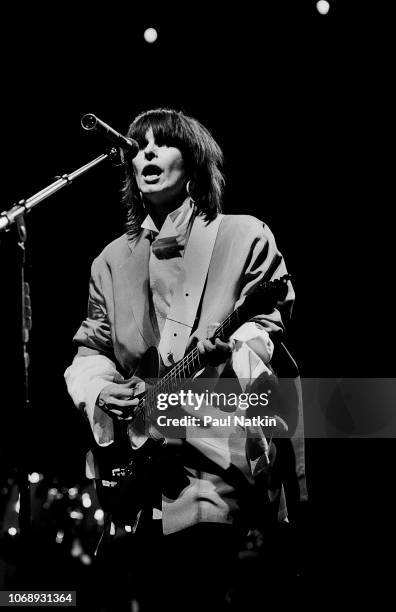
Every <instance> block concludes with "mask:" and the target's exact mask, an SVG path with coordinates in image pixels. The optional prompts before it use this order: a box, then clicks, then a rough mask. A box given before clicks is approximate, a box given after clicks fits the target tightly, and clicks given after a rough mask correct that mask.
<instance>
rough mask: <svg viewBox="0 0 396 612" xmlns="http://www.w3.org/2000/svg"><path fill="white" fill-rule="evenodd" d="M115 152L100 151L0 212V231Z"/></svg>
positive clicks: (112, 155)
mask: <svg viewBox="0 0 396 612" xmlns="http://www.w3.org/2000/svg"><path fill="white" fill-rule="evenodd" d="M116 154H117V150H116V149H115V148H112V149H111V150H110V151H109V152H108V153H102V155H99V157H96V158H95V159H93V160H92V161H90V162H88V164H85V166H81V167H80V168H77V170H74V172H71V173H70V174H63V175H62V176H60V177H59V178H58V179H57V180H56V181H55V182H54V183H51V184H50V185H48V186H47V187H44V189H42V190H41V191H38V192H37V193H35V194H34V195H33V196H31V197H30V198H28V199H27V200H21V201H20V202H18V204H15V205H14V206H13V207H12V208H10V209H9V210H7V211H3V212H2V213H0V232H1V231H2V230H5V231H7V230H8V229H9V228H10V226H11V225H12V224H13V223H14V222H15V221H16V220H17V219H18V218H19V217H21V216H22V215H23V214H24V213H27V212H30V210H31V209H32V208H34V207H35V206H37V204H40V202H42V201H43V200H45V199H47V198H48V197H49V196H51V195H52V194H53V193H56V192H57V191H59V190H60V189H62V188H63V187H66V185H70V184H71V183H72V182H73V181H74V179H76V178H78V177H79V176H81V175H82V174H85V172H87V171H88V170H91V168H94V167H95V166H97V165H98V164H100V163H101V162H102V161H104V160H105V159H109V158H110V159H111V158H113V157H114V156H115V155H116Z"/></svg>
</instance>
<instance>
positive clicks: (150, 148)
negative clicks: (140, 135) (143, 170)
mask: <svg viewBox="0 0 396 612" xmlns="http://www.w3.org/2000/svg"><path fill="white" fill-rule="evenodd" d="M143 152H144V157H145V158H146V159H147V160H148V161H151V160H152V159H154V157H156V156H157V153H156V146H155V142H154V140H151V139H150V140H149V142H148V143H147V145H146V147H145V148H144V151H143Z"/></svg>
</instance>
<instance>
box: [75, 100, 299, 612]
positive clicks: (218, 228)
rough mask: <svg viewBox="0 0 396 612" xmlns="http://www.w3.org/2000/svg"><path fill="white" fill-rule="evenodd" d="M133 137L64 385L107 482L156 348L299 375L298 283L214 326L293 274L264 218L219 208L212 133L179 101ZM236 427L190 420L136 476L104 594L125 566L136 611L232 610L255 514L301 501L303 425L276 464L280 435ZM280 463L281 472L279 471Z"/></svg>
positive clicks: (135, 443) (234, 371)
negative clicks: (115, 219)
mask: <svg viewBox="0 0 396 612" xmlns="http://www.w3.org/2000/svg"><path fill="white" fill-rule="evenodd" d="M126 138H128V139H130V140H132V141H136V142H137V143H138V146H139V150H138V152H137V155H136V156H135V157H134V158H133V159H130V160H129V162H128V165H127V166H126V170H125V180H124V184H123V202H124V204H125V206H126V214H127V219H126V231H125V233H124V234H123V235H122V236H120V237H119V238H118V239H116V240H115V241H113V242H111V243H110V244H109V245H107V246H106V248H105V249H104V250H103V251H102V253H100V254H99V255H98V256H97V257H96V259H95V260H94V261H93V264H92V274H91V279H90V284H89V303H88V314H87V316H86V318H85V320H84V321H83V322H82V324H81V327H80V328H79V329H78V331H77V333H76V335H75V336H74V343H75V345H76V347H77V354H76V356H75V358H74V360H73V362H72V364H71V365H70V366H69V367H68V369H67V370H66V372H65V379H66V383H67V387H68V391H69V393H70V395H71V397H72V399H73V401H74V403H75V405H76V406H77V407H78V409H80V410H83V411H84V413H85V415H86V417H87V419H88V421H89V423H90V425H91V428H92V432H93V437H94V439H95V442H94V445H93V448H92V450H91V451H90V452H89V453H88V456H87V473H88V474H89V475H90V477H93V478H95V479H96V482H97V484H98V491H100V490H101V491H102V493H107V492H106V491H105V488H106V487H105V481H104V478H105V477H104V474H103V473H102V471H101V470H102V469H103V463H102V459H101V457H102V455H101V453H100V452H98V451H105V450H106V449H109V448H111V447H113V448H115V440H116V435H117V431H118V430H119V428H120V427H124V429H123V431H127V432H128V436H127V444H128V445H129V446H130V449H131V453H132V454H133V452H134V449H136V448H137V447H139V440H138V439H137V438H138V436H137V438H136V437H134V433H133V429H131V428H129V427H128V423H131V417H132V416H135V417H136V414H137V413H135V410H137V407H138V403H139V397H140V395H139V393H141V391H142V388H143V387H142V380H141V378H142V377H141V376H140V375H139V374H138V373H137V372H136V370H137V368H138V367H139V365H140V364H141V362H142V359H143V356H144V355H145V354H146V351H147V349H149V348H150V347H157V349H158V351H159V354H160V356H161V360H162V362H163V364H165V365H166V366H167V367H168V368H172V367H174V364H175V363H178V362H179V361H180V360H181V359H182V358H183V355H185V354H186V353H188V351H190V350H191V349H192V348H193V347H194V346H196V348H197V350H198V354H199V363H200V365H201V366H202V367H201V373H200V377H203V378H207V379H211V380H215V384H217V383H218V384H219V385H220V383H221V380H222V379H224V378H226V379H227V380H229V379H233V380H234V381H235V384H237V385H239V388H240V389H242V390H243V391H244V392H249V390H250V389H252V388H254V389H257V388H259V385H260V380H268V377H271V376H272V377H274V376H278V377H281V376H282V375H287V376H289V377H290V374H289V373H290V371H291V370H293V376H295V377H297V376H298V373H297V372H295V364H294V361H293V360H292V358H291V357H290V355H289V353H288V352H287V350H286V348H285V344H284V342H285V333H286V326H287V325H288V324H289V319H290V314H291V309H292V304H293V300H294V291H293V288H292V286H291V283H290V281H289V282H288V285H287V288H286V296H285V297H284V298H283V299H282V300H280V301H279V302H278V303H277V304H275V306H272V307H271V308H270V309H264V311H263V312H260V310H258V311H257V313H256V314H254V315H253V316H251V317H250V318H249V319H248V320H246V321H243V320H242V321H240V326H239V328H238V329H237V330H236V331H234V332H233V333H232V334H231V337H227V336H226V335H224V337H222V338H217V339H216V340H215V341H212V340H210V339H209V338H210V337H211V336H212V335H213V331H214V329H215V328H216V327H218V326H219V325H220V323H222V322H223V321H224V320H225V319H226V318H227V317H229V316H230V315H231V314H232V313H233V311H234V310H235V309H236V308H238V307H239V306H240V305H241V304H243V302H244V300H245V297H246V296H247V295H249V294H251V293H252V292H253V291H254V290H255V289H256V288H257V287H258V286H259V284H260V283H261V282H262V281H263V280H265V281H267V280H268V281H269V280H272V279H276V278H280V277H281V276H283V275H284V274H285V273H286V266H285V262H284V259H283V257H282V255H281V253H280V252H279V250H278V247H277V245H276V242H275V239H274V236H273V234H272V233H271V230H270V229H269V227H268V226H267V225H266V224H265V223H264V222H263V221H261V220H259V219H257V218H255V217H252V216H249V215H243V214H241V215H226V214H222V212H221V211H222V199H223V187H224V177H223V173H222V162H223V155H222V151H221V149H220V147H219V145H218V144H217V143H216V141H215V140H214V138H213V136H212V135H211V134H210V132H209V131H208V130H207V129H206V128H205V127H204V126H203V125H202V124H201V123H200V122H199V121H197V120H196V119H194V118H192V117H189V116H186V115H185V114H184V113H182V112H178V111H175V110H170V109H156V110H149V111H147V112H144V113H142V114H140V115H139V116H137V117H136V118H135V119H134V121H133V122H132V123H131V125H130V127H129V130H128V133H127V134H126ZM168 371H169V370H168ZM283 372H288V374H283ZM190 374H191V373H190ZM216 381H217V382H216ZM138 396H139V397H138ZM206 408H207V410H209V411H210V410H211V406H207V407H206ZM264 410H265V414H267V413H268V411H267V408H265V409H264ZM298 410H301V404H299V408H298ZM192 414H193V412H192ZM263 414H264V413H263ZM223 415H224V413H223ZM298 416H299V417H300V416H301V414H299V415H298ZM217 429H219V428H217ZM236 429H237V430H238V431H237V432H235V431H234V432H231V433H230V434H229V435H221V436H220V435H219V437H218V438H217V437H216V435H215V434H213V433H212V434H208V437H202V436H201V437H194V434H192V433H191V432H189V431H188V428H187V432H186V435H184V436H183V437H182V438H181V439H180V441H179V443H177V444H176V443H175V444H168V445H166V446H164V447H163V448H162V450H161V451H160V453H161V454H160V459H159V461H157V462H154V463H153V464H151V468H149V469H148V471H147V472H146V473H145V474H146V476H145V477H144V478H142V480H144V481H145V482H146V485H147V487H148V488H149V489H150V491H149V496H148V499H149V501H147V498H146V500H145V501H144V502H143V503H142V507H141V509H140V510H139V512H138V513H137V515H136V517H135V516H134V517H133V518H132V514H131V520H130V522H129V524H130V528H128V530H127V531H128V532H130V531H131V530H132V533H128V534H126V533H125V531H124V526H125V525H126V524H127V519H125V518H124V519H123V520H118V521H117V520H116V518H114V523H115V530H116V536H115V540H113V541H114V542H115V541H116V540H117V538H118V541H119V540H120V538H121V539H122V540H123V542H127V544H125V549H123V554H124V556H123V557H122V559H123V560H122V563H120V562H118V564H117V558H116V557H117V555H119V551H120V549H118V553H117V555H115V554H114V558H113V557H112V556H111V555H112V552H111V551H112V550H114V547H113V548H112V545H111V541H112V540H111V536H110V535H109V537H108V538H107V539H106V542H107V544H105V545H104V546H103V549H102V556H101V555H100V554H99V557H100V556H101V558H102V563H103V565H102V567H103V568H104V569H103V572H104V573H103V581H102V580H101V582H106V583H107V584H109V583H110V582H111V579H110V576H111V575H112V579H113V581H114V591H113V592H112V595H111V596H110V595H108V597H109V598H110V597H115V593H116V592H117V591H119V590H120V588H121V587H120V584H122V585H125V584H126V582H125V580H126V579H125V578H123V577H121V578H120V576H124V575H125V573H126V572H130V574H131V575H130V577H129V579H128V580H129V581H128V583H127V584H128V588H130V592H131V593H132V594H133V597H135V598H136V599H137V600H138V601H139V604H140V606H141V607H140V608H139V609H141V610H158V609H160V606H161V608H162V607H163V606H164V605H168V606H169V607H170V608H172V609H173V610H185V609H190V610H216V612H219V611H220V610H222V609H224V608H225V605H226V597H227V592H228V598H229V597H230V592H231V591H230V589H232V587H233V585H235V575H234V571H235V563H236V561H237V555H238V550H239V549H240V546H241V542H242V541H243V538H244V536H245V534H246V532H247V530H249V529H250V528H251V527H252V526H255V525H257V518H258V520H259V522H260V519H261V525H260V527H261V528H262V529H263V532H264V533H265V534H268V533H269V531H270V530H271V529H272V526H273V524H272V519H270V518H269V517H275V518H276V520H278V521H285V520H287V510H286V507H287V508H288V510H289V512H290V511H291V510H292V509H293V508H295V506H296V504H297V502H298V499H294V498H293V495H294V494H295V493H293V492H295V491H296V490H298V491H299V492H298V494H297V497H303V496H304V495H305V490H304V487H303V486H302V483H303V475H304V465H303V461H304V459H303V441H302V439H301V437H298V436H295V437H294V439H293V443H292V444H291V445H290V448H292V451H293V453H294V454H293V457H292V459H290V458H289V463H288V469H287V470H285V471H282V469H281V468H280V467H279V466H281V465H283V464H284V463H285V462H284V461H283V462H282V460H281V459H280V458H281V455H282V445H281V444H279V447H278V448H277V441H275V442H274V441H272V442H271V443H270V444H269V441H268V439H267V437H266V433H265V432H264V431H263V430H261V429H260V428H257V431H255V432H254V435H251V434H252V432H250V435H249V432H248V431H247V430H248V429H249V428H246V431H245V430H244V428H241V427H236ZM131 432H132V433H131ZM210 436H212V437H210ZM288 441H289V440H283V442H288ZM145 443H146V442H145ZM143 448H144V444H143V446H140V450H142V449H143ZM277 451H278V452H277ZM139 452H140V451H139ZM279 460H280V461H281V463H278V461H279ZM153 466H154V467H153ZM271 470H275V472H276V474H277V477H276V478H275V479H273V480H271V474H272V471H271ZM275 472H274V473H275ZM147 474H148V475H147ZM263 475H264V476H265V477H263ZM290 480H292V481H293V482H291V481H290ZM257 482H259V486H260V487H262V488H261V490H260V494H259V497H260V498H261V499H262V500H264V499H265V500H266V501H265V504H264V510H263V512H262V513H261V514H260V512H261V510H260V511H259V509H258V508H256V510H257V512H256V513H254V512H253V513H251V512H250V511H251V504H250V501H251V499H255V498H254V497H253V496H252V495H251V494H252V491H253V489H254V487H255V483H256V486H257ZM134 486H135V485H134V483H133V480H132V483H131V485H130V489H128V493H127V496H129V497H130V499H131V500H132V501H133V503H135V501H134V500H135V499H136V498H137V497H138V495H139V494H140V489H141V487H140V485H139V486H138V485H136V489H134ZM299 486H300V487H302V488H300V489H299ZM265 487H266V488H265ZM285 491H286V492H287V493H288V494H289V497H287V495H286V499H285ZM124 501H125V504H127V500H124ZM248 502H249V503H248ZM120 503H121V505H122V504H123V503H124V502H123V501H121V502H120ZM248 509H249V510H248ZM253 510H254V508H253ZM127 512H128V510H126V514H127ZM121 513H122V509H121ZM117 514H118V515H119V514H120V508H118V509H117V511H116V512H115V513H114V517H116V516H117ZM254 514H255V519H254V521H256V522H255V525H253V524H252V522H251V521H253V519H252V518H251V517H252V516H253V515H254ZM124 516H125V514H124ZM135 519H136V520H135ZM113 532H114V529H113ZM121 565H122V567H121ZM122 588H124V587H123V586H122ZM268 589H271V585H268ZM109 606H110V604H109ZM106 609H107V608H106ZM109 609H110V607H109ZM111 609H113V608H111Z"/></svg>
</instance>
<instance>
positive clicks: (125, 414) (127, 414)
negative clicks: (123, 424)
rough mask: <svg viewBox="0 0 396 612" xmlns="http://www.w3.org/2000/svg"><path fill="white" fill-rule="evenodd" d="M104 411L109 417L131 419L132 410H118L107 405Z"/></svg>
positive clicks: (123, 419) (122, 419)
mask: <svg viewBox="0 0 396 612" xmlns="http://www.w3.org/2000/svg"><path fill="white" fill-rule="evenodd" d="M106 413H107V414H108V415H109V416H111V417H116V418H117V420H119V421H131V420H132V419H133V412H131V411H130V410H125V409H124V410H118V409H116V408H109V407H107V410H106Z"/></svg>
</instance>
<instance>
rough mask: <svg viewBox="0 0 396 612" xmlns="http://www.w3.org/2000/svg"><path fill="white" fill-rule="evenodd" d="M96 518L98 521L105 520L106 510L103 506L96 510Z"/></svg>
mask: <svg viewBox="0 0 396 612" xmlns="http://www.w3.org/2000/svg"><path fill="white" fill-rule="evenodd" d="M94 519H95V520H96V521H98V523H103V520H104V512H103V510H102V509H101V508H98V509H97V510H95V514H94Z"/></svg>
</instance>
